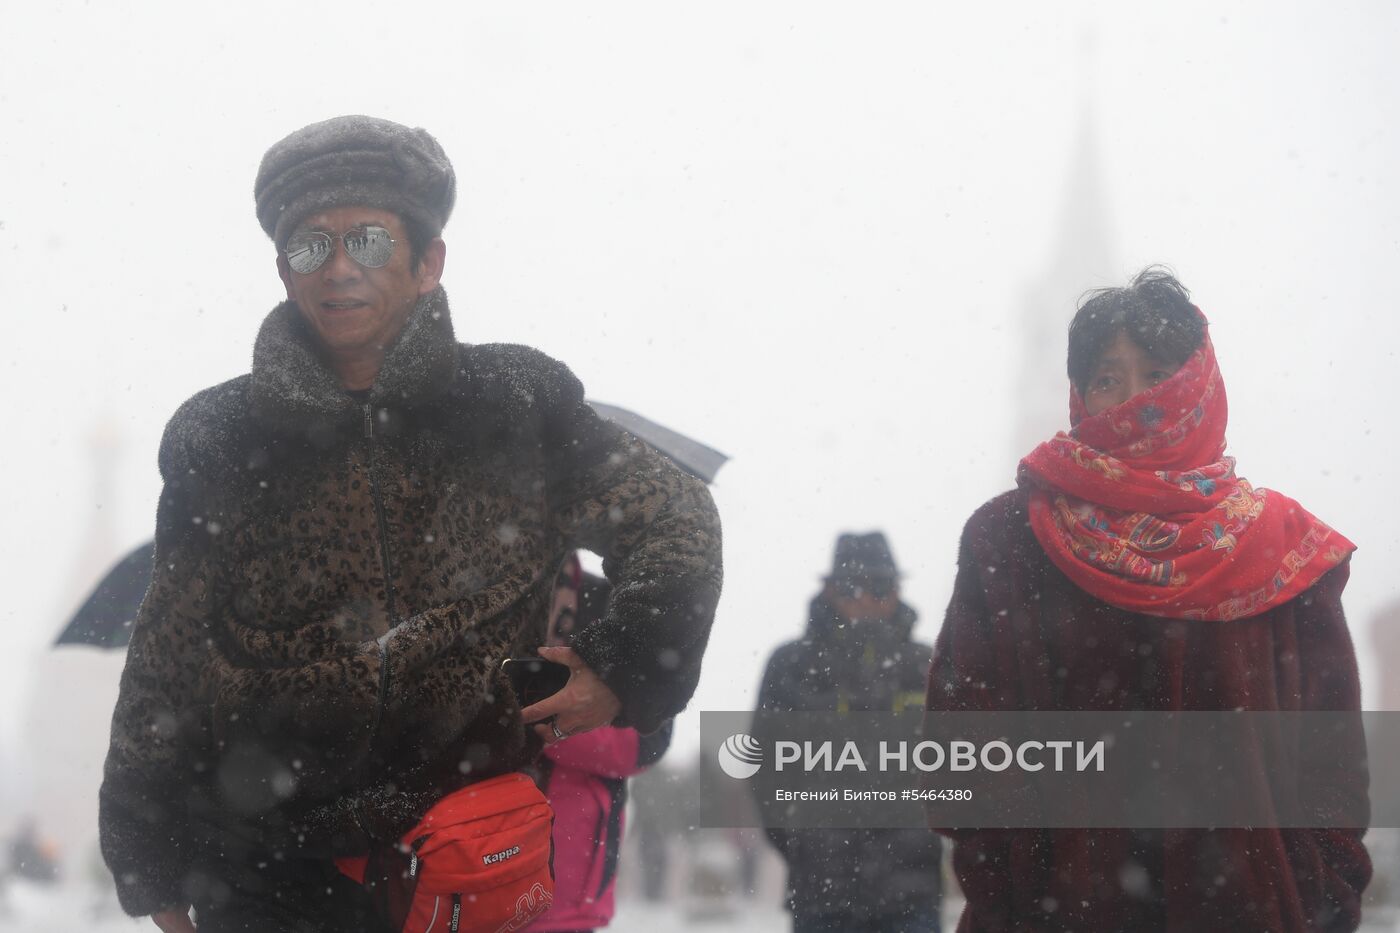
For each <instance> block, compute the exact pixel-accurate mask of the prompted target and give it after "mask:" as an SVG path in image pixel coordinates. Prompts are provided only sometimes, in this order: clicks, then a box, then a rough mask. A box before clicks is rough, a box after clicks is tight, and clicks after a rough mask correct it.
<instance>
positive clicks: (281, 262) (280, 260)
mask: <svg viewBox="0 0 1400 933" xmlns="http://www.w3.org/2000/svg"><path fill="white" fill-rule="evenodd" d="M277 275H278V276H279V277H280V278H281V279H282V284H283V285H284V286H286V289H287V300H288V301H291V300H292V267H291V266H289V265H287V257H286V256H285V255H284V254H283V253H281V252H280V251H279V252H278V253H277Z"/></svg>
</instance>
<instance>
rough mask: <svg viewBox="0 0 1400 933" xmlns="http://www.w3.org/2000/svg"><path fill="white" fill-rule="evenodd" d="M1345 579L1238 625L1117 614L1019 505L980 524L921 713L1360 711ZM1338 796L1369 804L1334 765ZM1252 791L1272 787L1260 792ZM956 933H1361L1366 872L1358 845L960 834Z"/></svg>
mask: <svg viewBox="0 0 1400 933" xmlns="http://www.w3.org/2000/svg"><path fill="white" fill-rule="evenodd" d="M1348 573H1349V565H1348V564H1342V565H1341V566H1339V567H1337V568H1336V569H1334V570H1332V571H1331V572H1330V573H1328V574H1327V575H1326V576H1325V577H1323V578H1322V579H1321V580H1320V581H1319V582H1318V583H1317V584H1316V585H1315V586H1313V587H1312V588H1311V589H1310V590H1308V591H1307V592H1306V593H1304V594H1303V595H1302V596H1299V597H1297V598H1296V599H1294V600H1292V601H1291V602H1288V603H1286V604H1284V605H1282V606H1279V607H1277V608H1275V609H1273V610H1271V611H1269V612H1267V613H1264V614H1262V615H1259V616H1255V617H1253V618H1249V619H1243V620H1238V621H1234V622H1199V621H1179V620H1171V619H1163V618H1158V617H1153V616H1145V615H1138V614H1135V613H1131V612H1126V611H1123V610H1121V609H1116V608H1114V607H1112V606H1109V605H1107V604H1106V603H1103V602H1101V601H1099V600H1098V599H1096V598H1094V597H1092V596H1090V595H1089V594H1088V593H1086V592H1084V591H1083V590H1081V589H1079V588H1078V587H1076V586H1075V585H1074V584H1072V583H1071V582H1070V581H1069V580H1068V579H1067V578H1066V577H1065V576H1064V575H1063V574H1062V573H1061V572H1060V571H1059V570H1058V569H1057V568H1055V566H1054V565H1053V564H1052V563H1051V562H1050V561H1049V559H1048V558H1047V557H1046V556H1045V553H1044V551H1043V550H1042V549H1041V547H1040V545H1039V543H1038V542H1037V541H1036V539H1035V537H1034V535H1033V534H1032V533H1031V530H1030V527H1029V525H1028V524H1027V518H1026V510H1025V497H1024V495H1023V494H1021V493H1020V492H1009V493H1006V494H1003V495H1001V496H998V497H997V498H995V499H993V500H991V501H990V502H988V503H987V504H986V505H984V506H982V507H981V508H979V509H978V510H977V511H976V512H975V513H973V516H972V518H971V519H970V520H969V521H968V523H967V527H966V529H965V530H964V532H963V538H962V543H961V546H960V550H959V555H958V575H957V581H956V583H955V586H954V591H953V597H952V601H951V603H950V604H949V606H948V614H947V618H946V619H945V621H944V624H943V628H942V630H941V631H940V632H939V635H938V640H937V642H936V644H935V646H934V656H933V663H932V666H931V669H930V675H929V688H928V703H927V706H928V709H929V710H932V711H970V710H1115V709H1140V710H1231V709H1245V710H1356V709H1359V708H1360V683H1359V680H1358V677H1357V670H1356V656H1355V652H1354V651H1353V649H1352V644H1351V637H1350V635H1349V634H1348V632H1347V626H1346V619H1345V617H1344V616H1343V614H1342V606H1341V593H1342V589H1343V587H1344V586H1345V585H1346V580H1347V575H1348ZM1327 779H1328V780H1329V784H1334V785H1335V789H1336V793H1337V794H1339V795H1343V796H1348V797H1350V796H1354V795H1360V797H1361V798H1363V799H1364V796H1365V794H1366V775H1365V771H1364V769H1360V770H1359V769H1357V768H1355V767H1349V766H1348V765H1347V764H1346V763H1344V762H1340V761H1339V762H1338V763H1337V770H1336V773H1335V774H1331V775H1328V776H1327ZM1260 780H1261V785H1267V778H1266V777H1265V776H1260ZM949 835H951V836H952V837H953V838H954V839H955V840H956V846H955V847H954V853H953V862H954V869H955V871H956V873H957V875H958V879H959V881H960V882H961V884H962V888H963V891H964V893H965V894H966V896H967V901H968V904H967V909H966V911H965V912H964V914H963V917H962V920H961V922H960V923H959V925H958V930H959V931H964V933H967V931H1012V930H1014V931H1049V930H1113V931H1118V930H1133V931H1153V930H1164V931H1192V933H1211V931H1222V933H1223V931H1230V933H1245V931H1261V933H1263V931H1268V933H1289V931H1301V930H1354V929H1356V927H1357V925H1358V924H1359V922H1360V900H1361V892H1362V890H1363V889H1364V888H1365V886H1366V884H1367V882H1368V881H1369V880H1370V877H1371V862H1370V858H1369V857H1368V855H1367V853H1366V849H1365V847H1364V846H1363V845H1362V843H1361V835H1362V833H1361V831H1359V830H1326V829H1283V830H1279V829H1254V830H1244V829H1223V830H1213V831H1212V830H1124V829H1096V830H1091V829H1060V830H1039V829H1036V830H999V831H990V830H957V831H951V832H949Z"/></svg>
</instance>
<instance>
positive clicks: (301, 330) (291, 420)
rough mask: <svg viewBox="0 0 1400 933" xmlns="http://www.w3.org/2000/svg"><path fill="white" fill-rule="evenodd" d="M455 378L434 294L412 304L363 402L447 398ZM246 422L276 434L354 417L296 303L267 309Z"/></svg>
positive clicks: (450, 339) (443, 308)
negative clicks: (256, 422) (249, 417)
mask: <svg viewBox="0 0 1400 933" xmlns="http://www.w3.org/2000/svg"><path fill="white" fill-rule="evenodd" d="M456 374H457V343H456V340H455V339H454V336H453V332H452V316H451V314H450V313H449V310H448V306H447V294H446V292H444V291H443V290H442V288H441V287H439V288H436V289H434V290H433V291H431V292H429V293H428V294H427V295H424V296H423V297H422V298H421V299H419V301H418V304H417V305H416V306H415V307H414V309H413V311H412V312H410V313H409V317H408V321H407V323H406V324H405V325H404V329H403V332H402V333H401V334H399V338H398V340H397V341H395V343H394V346H393V347H391V348H390V350H389V352H388V354H386V355H385V357H384V365H383V367H381V368H380V370H379V377H378V378H377V379H375V381H374V385H373V386H372V387H371V389H370V394H369V400H370V403H371V404H373V405H375V406H380V407H385V408H388V407H395V408H397V407H411V406H414V405H417V404H421V403H423V402H425V401H427V400H429V399H431V398H434V397H436V396H438V395H441V394H442V393H444V392H446V391H447V389H448V388H449V387H450V385H451V383H452V380H453V377H455V376H456ZM251 406H252V411H253V416H254V417H255V418H257V419H258V420H261V421H265V422H268V423H269V424H271V425H274V426H277V427H283V428H288V429H296V428H304V427H308V426H311V425H315V424H324V423H326V422H328V421H329V422H341V421H349V420H351V419H354V418H358V417H360V403H358V402H356V401H355V399H353V398H352V397H351V396H350V395H349V394H348V393H347V392H346V391H345V390H344V389H342V388H341V387H340V383H339V381H338V380H337V379H336V377H335V373H334V372H332V370H331V368H330V367H329V366H327V365H326V363H325V362H324V361H323V360H322V359H321V355H320V353H319V352H318V350H317V347H316V343H315V338H314V337H313V336H312V334H311V333H310V331H309V329H308V328H307V326H306V324H305V322H304V321H303V320H302V317H301V313H300V312H299V311H298V310H297V307H296V304H295V303H294V302H291V301H284V302H282V303H281V304H280V305H278V306H277V307H275V308H273V309H272V313H271V314H269V315H268V316H267V318H266V319H264V320H263V323H262V327H261V328H260V329H259V330H258V339H257V341H256V342H255V343H254V345H253V372H252V386H251Z"/></svg>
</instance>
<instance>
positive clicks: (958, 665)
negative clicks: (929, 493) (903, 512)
mask: <svg viewBox="0 0 1400 933" xmlns="http://www.w3.org/2000/svg"><path fill="white" fill-rule="evenodd" d="M980 514H981V513H979V514H978V515H974V516H973V518H972V519H971V520H969V521H968V523H967V526H966V527H965V528H964V529H963V533H962V538H961V541H960V543H959V546H958V569H957V576H956V578H955V579H954V582H953V595H952V597H951V599H950V600H949V603H948V611H947V613H946V614H945V616H944V619H943V626H942V628H941V629H939V632H938V638H937V639H936V640H935V642H934V646H933V658H932V661H931V662H930V666H929V676H928V693H927V696H926V698H925V704H924V705H925V710H926V712H925V714H924V718H925V726H924V732H925V734H928V733H929V732H930V731H931V730H930V727H929V725H928V721H929V719H930V718H932V717H935V716H936V715H937V714H938V713H941V712H979V711H997V710H1014V709H1017V708H1018V702H1019V698H1018V697H1017V696H1016V691H1015V684H1016V683H1017V681H1016V678H1015V677H1014V675H1012V673H1011V672H1010V671H1009V670H1008V665H1011V664H1012V663H1013V659H1009V658H1007V657H1006V656H1005V652H1003V651H1001V650H1000V649H999V643H998V638H997V633H998V627H997V625H996V620H995V619H993V618H991V613H990V611H989V610H988V608H987V599H986V586H987V581H986V580H984V578H983V574H982V569H983V568H984V567H992V570H993V573H994V572H995V564H994V563H989V561H991V560H993V559H994V558H993V557H992V556H990V555H983V554H979V549H980V544H981V541H980V539H981V538H982V537H983V529H982V521H983V520H981V519H979V515H980ZM931 828H933V829H936V830H937V831H938V832H940V833H942V834H943V835H945V836H948V837H949V838H950V839H952V840H953V841H954V843H955V845H954V847H953V870H954V872H955V874H956V875H957V877H958V882H959V884H960V885H961V887H962V890H963V891H964V893H965V894H966V896H967V899H968V902H969V903H976V904H977V905H978V917H979V919H981V920H984V921H985V922H986V924H987V926H986V929H989V930H1010V929H1013V928H1015V929H1024V927H1020V926H1015V924H1014V923H1013V919H1012V904H1011V898H1010V895H1009V892H1010V891H1012V890H1013V888H1014V887H1015V884H1014V883H1013V878H1014V877H1015V875H1016V874H1017V872H1018V870H1021V869H1024V868H1025V867H1026V866H1025V865H1024V864H1023V863H1024V862H1026V857H1027V856H1028V855H1033V854H1034V851H1035V846H1036V840H1037V839H1038V834H1037V833H1035V832H1026V831H1019V832H1017V831H1012V830H996V829H956V828H952V827H947V826H942V825H933V824H931ZM1032 860H1033V859H1032Z"/></svg>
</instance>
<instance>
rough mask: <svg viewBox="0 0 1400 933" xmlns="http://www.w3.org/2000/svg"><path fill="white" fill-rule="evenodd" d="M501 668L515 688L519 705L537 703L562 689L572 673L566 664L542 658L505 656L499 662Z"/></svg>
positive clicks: (524, 705)
mask: <svg viewBox="0 0 1400 933" xmlns="http://www.w3.org/2000/svg"><path fill="white" fill-rule="evenodd" d="M501 670H502V671H504V672H505V675H506V679H507V680H509V681H510V685H511V688H512V689H513V690H515V697H516V699H517V700H519V701H520V705H521V707H526V706H530V705H532V704H534V703H538V702H539V701H540V700H543V699H544V698H545V697H549V696H553V695H554V694H556V693H558V692H559V691H560V690H563V689H564V685H565V684H566V683H568V682H569V676H570V675H571V673H572V672H571V671H570V670H569V666H568V665H567V664H560V663H559V662H558V661H546V660H545V659H544V658H506V659H505V660H504V661H502V662H501Z"/></svg>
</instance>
